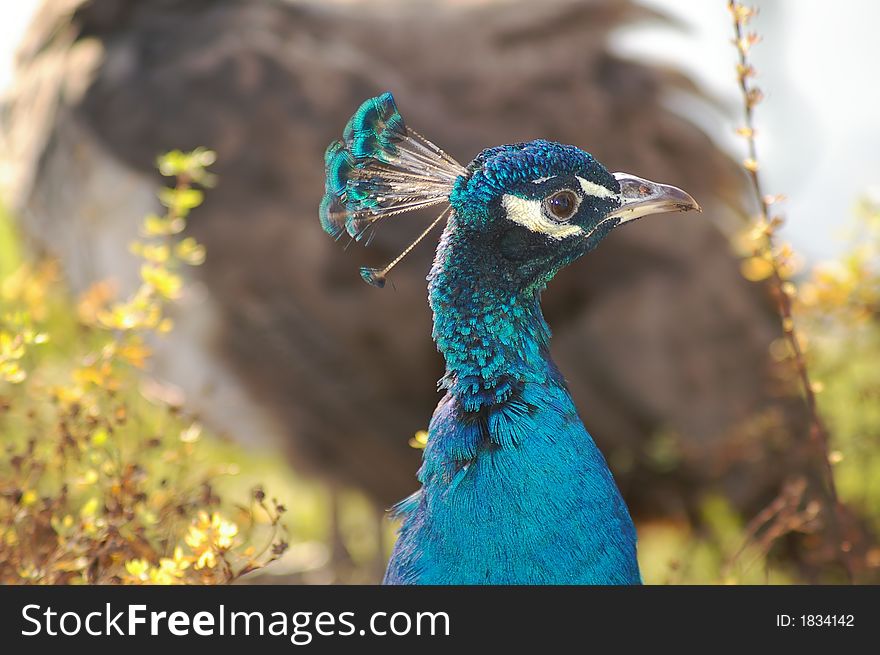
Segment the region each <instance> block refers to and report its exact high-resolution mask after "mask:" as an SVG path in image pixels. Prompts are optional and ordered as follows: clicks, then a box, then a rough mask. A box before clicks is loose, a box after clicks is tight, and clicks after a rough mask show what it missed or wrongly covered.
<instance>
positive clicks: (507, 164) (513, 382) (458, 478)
mask: <svg viewBox="0 0 880 655" xmlns="http://www.w3.org/2000/svg"><path fill="white" fill-rule="evenodd" d="M326 172H327V187H326V194H327V195H326V196H325V200H324V202H323V203H322V208H321V221H322V224H323V225H324V227H325V229H326V230H327V231H328V232H329V233H330V234H331V235H333V236H338V235H339V234H341V233H342V232H343V231H344V230H347V231H348V232H349V234H352V235H353V236H358V235H359V234H361V233H362V230H363V229H364V226H366V227H369V226H372V225H373V224H374V223H375V222H376V221H378V220H379V219H380V218H384V217H385V216H388V215H392V214H396V213H401V212H402V211H408V210H409V209H416V208H419V207H423V206H427V205H429V204H440V203H441V202H448V203H449V207H448V208H447V209H446V210H444V212H443V213H442V214H441V215H440V216H439V217H438V219H437V220H436V221H435V222H434V224H436V223H437V222H439V221H440V220H442V219H443V218H444V217H446V216H447V215H448V219H447V222H446V227H445V229H444V231H443V235H442V237H441V239H440V244H439V246H438V248H437V255H436V258H435V261H434V266H433V268H432V270H431V273H430V275H429V277H428V280H429V294H428V297H429V302H430V305H431V308H432V310H433V312H434V331H433V336H434V339H435V341H436V343H437V347H438V349H439V350H440V352H441V353H442V354H443V356H444V358H445V360H446V374H445V375H444V376H443V378H442V379H441V381H440V386H441V388H443V389H444V390H445V392H446V393H445V395H444V397H443V399H442V400H441V401H440V404H439V405H438V407H437V409H436V411H435V412H434V416H433V418H432V420H431V423H430V426H429V431H428V432H429V436H428V443H427V447H426V448H425V453H424V461H423V464H422V467H421V468H420V470H419V473H418V479H419V482H421V484H422V488H421V490H420V491H419V492H417V493H416V494H414V495H413V496H410V497H409V498H407V499H406V500H404V501H402V502H401V503H400V504H398V505H397V506H396V508H395V510H394V511H395V512H396V514H397V515H398V516H400V517H401V519H402V527H401V530H400V536H399V539H398V542H397V544H396V545H395V548H394V552H393V554H392V557H391V561H390V562H389V565H388V570H387V573H386V576H385V582H386V583H389V584H563V583H565V584H572V583H577V584H637V583H639V582H640V575H639V568H638V563H637V559H636V534H635V529H634V527H633V523H632V520H631V518H630V516H629V512H628V510H627V508H626V505H625V504H624V502H623V499H622V498H621V496H620V493H619V492H618V490H617V487H616V485H615V483H614V479H613V477H612V475H611V472H610V471H609V469H608V466H607V464H606V462H605V460H604V458H603V457H602V454H601V453H600V452H599V450H598V448H597V447H596V445H595V443H594V442H593V440H592V438H591V437H590V435H589V434H588V433H587V431H586V429H585V428H584V425H583V423H582V422H581V420H580V418H579V417H578V414H577V411H576V409H575V407H574V403H573V401H572V399H571V397H570V395H569V393H568V389H567V387H566V385H565V381H564V379H563V377H562V375H561V374H560V373H559V371H558V370H557V368H556V366H555V365H554V364H553V362H552V361H551V359H550V354H549V340H550V330H549V328H548V326H547V324H546V322H545V321H544V318H543V315H542V314H541V308H540V295H541V292H542V291H543V289H544V288H545V286H546V285H547V283H548V282H549V281H550V280H551V279H552V277H553V276H554V275H555V274H556V272H558V271H559V269H560V268H562V267H563V266H566V265H568V264H570V263H571V262H573V261H574V260H576V259H577V258H578V257H580V256H582V255H583V254H585V253H587V252H588V251H590V250H591V249H593V248H594V247H596V245H597V244H598V243H599V242H600V241H601V240H602V239H603V238H604V237H605V236H606V235H607V234H608V233H609V232H610V231H611V230H612V229H614V228H615V227H617V226H618V225H620V224H621V223H625V222H629V221H631V220H633V219H635V218H638V217H639V216H643V215H645V214H648V213H656V212H661V211H679V210H684V209H697V208H698V207H697V205H696V203H695V202H694V200H693V199H692V198H690V196H688V195H687V194H686V193H684V192H683V191H681V190H680V189H676V188H675V187H669V186H666V185H661V184H657V183H654V182H650V181H648V180H643V179H640V178H636V177H634V176H630V175H626V174H622V173H615V174H613V175H612V174H611V173H609V172H608V171H607V170H606V169H605V167H604V166H602V165H601V164H600V163H598V162H597V161H596V160H595V159H594V158H593V157H592V156H590V155H589V154H588V153H586V152H584V151H582V150H580V149H578V148H576V147H574V146H565V145H561V144H557V143H552V142H548V141H542V140H539V141H533V142H530V143H521V144H514V145H509V146H501V147H498V148H490V149H488V150H485V151H483V152H482V153H481V154H480V155H479V156H478V157H477V158H475V159H474V161H473V162H471V163H470V164H469V165H468V167H467V168H466V169H465V168H463V167H461V166H460V165H459V164H457V163H456V162H455V161H454V160H452V159H451V158H450V157H449V156H448V155H446V153H444V152H443V151H442V150H440V149H439V148H437V147H436V146H434V145H433V144H431V143H430V142H428V141H426V140H425V139H423V138H422V137H420V136H419V135H417V134H416V133H414V132H412V130H410V129H409V128H407V127H406V125H405V123H404V122H403V119H402V118H400V114H399V112H398V111H397V108H396V105H395V104H394V101H393V99H392V98H391V95H390V94H384V95H382V96H379V97H378V98H374V99H371V100H369V101H367V102H366V103H364V105H363V106H362V107H361V109H360V110H358V112H357V113H356V114H355V116H354V117H353V118H352V121H351V122H350V123H349V126H348V127H346V129H345V133H344V136H343V140H342V141H340V142H335V143H334V144H331V146H330V148H329V149H328V151H327V161H326ZM434 224H432V226H433V225H434ZM429 229H430V228H429ZM426 233H427V230H426V231H425V233H423V234H422V237H424V235H425V234H426ZM422 237H420V239H421V238H422ZM417 241H418V240H417ZM408 250H409V249H408ZM408 250H407V251H408ZM405 252H406V251H405ZM405 252H404V254H405ZM399 260H400V257H398V258H397V259H395V260H394V261H393V262H392V263H391V264H390V265H389V266H388V267H386V268H385V269H384V270H382V271H377V270H375V269H365V272H362V274H363V275H364V278H365V279H366V280H367V281H368V282H371V283H374V284H378V285H380V286H381V284H382V283H383V282H384V279H385V275H386V274H387V272H388V271H389V270H390V268H391V267H392V266H394V264H396V263H397V262H398V261H399Z"/></svg>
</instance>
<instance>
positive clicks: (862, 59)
mask: <svg viewBox="0 0 880 655" xmlns="http://www.w3.org/2000/svg"><path fill="white" fill-rule="evenodd" d="M639 1H640V2H641V3H642V4H645V5H647V6H650V7H652V8H654V9H657V10H660V11H662V12H664V13H666V14H668V15H670V16H672V17H674V18H675V19H676V20H677V21H678V22H679V23H680V24H681V25H683V26H684V29H677V28H670V27H668V26H663V25H659V24H650V25H644V26H640V27H638V28H627V29H625V30H623V31H621V32H620V33H618V34H617V35H616V37H615V41H614V46H615V48H617V49H618V51H619V52H621V53H622V54H625V55H627V56H632V57H640V58H645V59H649V60H653V61H660V62H665V63H669V64H672V65H673V66H676V67H678V68H680V69H682V70H684V71H686V72H687V73H688V74H690V75H691V76H692V77H693V78H695V79H696V80H697V81H698V82H699V84H700V85H701V86H702V87H703V88H704V89H706V90H707V91H708V92H709V93H710V94H712V96H713V97H716V98H718V99H719V100H720V101H721V102H722V103H723V106H725V107H729V108H730V109H731V110H732V112H733V113H734V114H735V111H736V109H737V108H738V104H737V103H738V97H737V95H736V90H737V89H736V82H735V78H734V72H733V65H734V59H735V51H734V48H733V46H732V45H730V44H729V41H730V32H731V25H730V19H729V17H728V15H727V10H726V4H727V3H726V2H725V1H724V0H639ZM38 4H39V1H38V0H2V1H0V93H2V92H3V90H4V89H6V88H7V87H8V85H9V83H10V80H11V78H12V71H13V62H14V52H15V47H16V44H17V43H18V40H19V39H20V37H21V34H22V32H23V30H24V29H25V27H26V26H27V23H28V21H29V19H30V17H31V15H32V13H33V11H34V10H35V8H36V7H37V5H38ZM751 4H755V5H757V6H758V7H759V8H760V12H761V13H760V14H759V16H758V18H757V19H756V20H755V22H754V26H755V27H756V28H757V29H758V31H759V32H761V33H762V35H763V37H764V42H763V43H762V44H760V45H758V46H757V47H756V48H755V49H754V50H753V58H754V63H755V64H756V66H757V68H758V70H759V72H760V76H759V78H758V84H759V85H760V86H761V87H762V89H763V90H764V92H765V95H766V100H765V101H764V102H763V103H762V104H761V105H760V106H759V108H758V114H757V122H758V128H759V132H758V148H759V155H760V160H761V162H762V165H763V173H764V176H765V186H766V190H767V192H768V193H774V194H775V193H781V194H784V195H786V196H787V197H788V198H789V200H788V201H787V202H786V203H785V204H784V205H783V206H782V208H783V211H784V213H785V215H786V217H787V218H788V224H787V226H786V228H785V230H786V232H785V233H786V236H787V238H788V239H790V240H791V241H792V242H793V243H794V245H795V247H796V248H797V249H799V250H800V251H802V252H803V253H804V254H806V255H807V256H808V257H809V258H810V259H820V258H825V257H829V256H833V255H834V254H835V253H837V252H839V251H840V250H841V249H842V247H843V241H842V239H841V235H842V233H843V229H844V228H845V227H846V225H847V223H848V221H849V220H850V219H849V217H850V216H851V215H852V211H851V209H852V207H853V205H854V204H855V202H856V201H857V199H858V198H859V197H860V196H864V195H866V194H871V195H872V196H878V197H880V120H878V119H877V116H878V115H880V75H878V74H877V71H876V65H877V62H880V39H878V38H877V35H876V26H877V25H878V24H880V2H873V1H872V0H836V2H834V3H828V2H827V0H755V1H753V2H752V3H751ZM728 127H729V128H730V129H728V130H727V132H726V133H724V134H722V135H718V136H717V137H716V138H717V140H718V142H719V143H720V144H721V145H722V146H724V147H726V148H728V149H730V150H731V151H732V152H733V153H734V154H735V155H736V156H737V157H739V155H740V149H741V148H742V143H740V142H739V141H737V140H736V139H735V138H733V137H732V133H733V127H734V124H733V123H730V124H729V125H728Z"/></svg>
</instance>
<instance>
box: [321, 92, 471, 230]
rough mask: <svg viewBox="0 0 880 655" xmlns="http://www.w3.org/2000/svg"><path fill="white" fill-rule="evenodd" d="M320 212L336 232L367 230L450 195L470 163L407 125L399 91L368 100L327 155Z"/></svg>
mask: <svg viewBox="0 0 880 655" xmlns="http://www.w3.org/2000/svg"><path fill="white" fill-rule="evenodd" d="M324 170H325V175H326V183H325V187H324V198H323V199H322V201H321V207H320V209H319V215H320V218H321V225H322V227H323V228H324V230H325V231H326V232H327V233H328V234H330V235H331V236H332V237H334V238H337V239H338V238H339V237H341V236H342V235H343V234H345V233H348V234H349V235H350V236H351V237H353V238H354V239H356V240H360V239H362V238H364V237H365V236H367V235H368V234H369V232H370V228H371V227H373V226H374V225H375V224H376V222H377V221H379V220H380V219H382V218H385V217H387V216H394V215H396V214H402V213H404V212H409V211H414V210H416V209H422V208H424V207H430V206H432V205H437V204H440V203H443V202H447V201H448V196H449V193H450V192H451V191H452V185H453V184H454V183H455V179H456V178H457V177H458V176H459V175H461V174H463V173H465V169H464V167H463V166H462V165H461V164H459V163H458V162H456V161H455V160H454V159H453V158H452V157H450V156H449V155H447V154H446V153H445V152H444V151H443V150H441V149H440V148H438V147H437V146H435V145H434V144H433V143H431V142H430V141H428V140H427V139H425V138H424V137H423V136H421V135H420V134H418V133H417V132H416V131H415V130H412V129H410V128H409V127H407V125H406V123H405V122H404V120H403V117H402V116H401V115H400V112H399V111H398V109H397V105H396V104H395V102H394V97H393V96H392V95H391V94H390V93H383V94H382V95H380V96H376V97H375V98H370V99H369V100H367V101H366V102H364V103H363V104H362V105H361V106H360V108H359V109H358V110H357V112H355V114H354V116H352V117H351V120H349V121H348V124H347V125H346V126H345V130H344V131H343V133H342V140H341V141H334V142H333V143H331V144H330V146H329V147H328V148H327V152H326V153H325V155H324Z"/></svg>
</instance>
